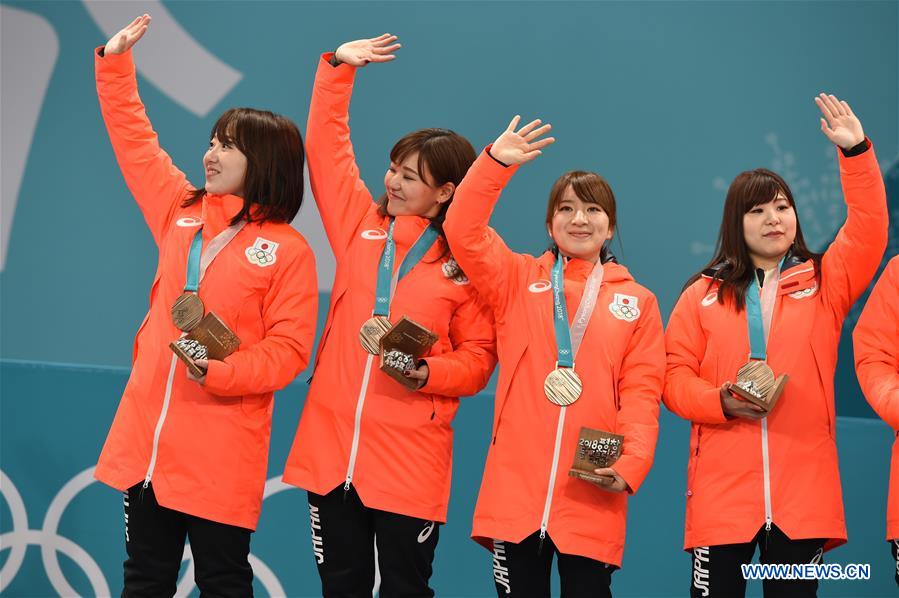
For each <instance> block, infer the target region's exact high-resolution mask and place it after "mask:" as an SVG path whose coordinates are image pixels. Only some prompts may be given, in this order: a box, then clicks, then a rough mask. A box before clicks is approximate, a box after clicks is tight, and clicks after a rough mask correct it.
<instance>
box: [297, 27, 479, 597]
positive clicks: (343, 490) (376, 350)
mask: <svg viewBox="0 0 899 598" xmlns="http://www.w3.org/2000/svg"><path fill="white" fill-rule="evenodd" d="M395 41H396V37H394V36H390V35H386V34H385V35H382V36H381V37H378V38H374V39H369V40H359V41H354V42H349V43H346V44H343V45H341V46H340V47H339V48H338V49H337V52H335V53H333V54H325V55H324V56H322V58H321V60H320V62H319V65H318V72H317V74H316V77H315V86H314V88H313V91H312V103H311V105H310V107H309V122H308V125H307V129H306V133H307V140H306V143H307V148H308V150H309V173H310V178H311V181H312V190H313V195H314V196H315V201H316V203H317V205H318V209H319V213H320V214H321V216H322V220H323V222H324V225H325V231H326V233H327V235H328V240H329V242H330V244H331V249H332V250H333V252H334V256H335V258H336V260H337V273H336V276H335V279H334V286H333V289H332V291H331V307H330V311H329V313H328V319H327V323H326V324H325V331H324V333H323V336H322V340H321V343H320V348H319V352H318V357H317V361H316V366H315V374H314V377H313V380H312V386H311V388H310V389H309V395H308V397H307V399H306V404H305V406H304V408H303V415H302V417H301V419H300V423H299V427H298V429H297V434H296V438H295V440H294V445H293V448H292V449H291V452H290V456H289V457H288V460H287V464H286V466H285V468H284V481H285V482H287V483H289V484H294V485H296V486H299V487H301V488H304V489H306V490H308V492H309V511H310V518H311V525H312V541H313V549H314V552H315V556H316V561H317V563H318V571H319V574H320V576H321V580H322V593H323V594H324V595H325V596H333V595H340V596H371V595H372V591H373V588H374V583H375V565H376V563H375V544H374V543H375V539H376V540H377V566H378V569H379V571H380V580H381V582H380V595H381V596H384V597H386V596H399V595H402V596H431V595H433V591H432V590H431V588H429V587H428V580H429V578H430V576H431V563H432V561H433V558H434V550H435V548H436V545H437V538H438V532H439V525H438V524H439V523H442V522H444V521H446V512H447V504H448V501H449V491H450V469H451V465H452V448H453V429H452V420H453V417H454V416H455V414H456V410H457V409H458V406H459V399H458V397H459V396H464V395H472V394H475V393H476V392H478V391H479V390H481V389H482V388H483V387H484V385H485V384H486V383H487V379H488V378H489V377H490V373H491V372H492V371H493V367H494V365H495V363H496V357H495V333H494V330H493V319H492V317H491V314H490V311H489V309H488V308H487V307H486V305H485V304H483V303H482V302H481V300H480V298H479V297H478V294H477V293H476V292H475V290H474V287H473V286H472V285H470V284H469V281H468V279H467V278H466V277H465V274H464V273H463V272H462V271H461V270H460V269H459V267H458V265H457V264H456V262H455V260H454V259H453V257H452V255H451V254H450V252H449V248H448V247H447V245H446V241H445V240H444V238H443V233H442V229H441V224H442V222H443V217H444V214H445V213H446V208H447V206H448V205H449V204H450V202H451V201H452V198H453V195H454V192H455V189H456V185H458V184H459V182H460V181H461V180H462V177H463V176H464V175H465V172H466V170H468V167H469V166H470V165H471V162H472V161H473V160H474V157H475V152H474V149H473V148H472V147H471V144H470V143H468V141H467V140H465V139H464V138H463V137H461V136H459V135H457V134H456V133H453V132H452V131H448V130H446V129H424V130H421V131H415V132H413V133H409V134H408V135H406V136H404V137H403V138H402V139H400V140H399V141H398V142H397V143H396V145H395V146H394V147H393V149H392V150H391V152H390V162H389V166H388V168H387V172H386V174H385V176H384V187H385V193H384V194H383V195H382V196H381V197H380V199H379V200H378V201H377V202H373V201H372V196H371V194H370V193H369V191H368V189H367V188H366V186H365V184H364V183H363V181H362V179H361V178H360V177H359V169H358V168H357V166H356V163H355V159H354V155H353V147H352V145H351V143H350V131H349V126H348V121H349V114H348V111H349V103H350V96H351V94H352V91H353V80H354V77H355V74H356V70H357V69H358V68H360V67H363V66H365V65H366V64H368V63H369V62H387V61H389V60H392V59H393V57H394V55H393V54H392V52H394V51H396V50H397V49H398V48H399V44H396V43H394V42H395ZM404 316H405V318H407V319H408V320H412V321H414V322H415V323H416V324H417V325H419V326H421V327H423V328H425V329H427V330H428V331H430V333H423V332H422V331H419V332H422V334H423V336H425V337H427V336H431V338H432V340H434V341H435V342H434V344H433V346H431V348H430V350H429V352H428V353H427V355H426V357H424V359H423V360H421V361H419V362H417V363H415V362H413V361H410V360H413V357H412V355H410V354H409V353H405V352H396V353H394V352H393V351H392V350H391V351H387V350H386V349H384V350H381V349H380V346H379V345H380V339H381V336H382V335H384V333H385V331H386V330H387V329H388V328H390V327H391V325H392V324H396V323H398V322H399V321H400V320H401V319H402V318H403V317H404ZM406 324H408V322H407V323H406ZM393 336H394V335H393V334H391V333H388V334H387V336H386V338H385V342H387V341H388V340H390V339H391V338H393ZM401 336H402V335H401ZM415 336H418V333H416V334H415ZM391 342H392V341H391ZM400 353H402V355H400ZM379 354H381V356H380V357H379V356H378V355H379ZM394 358H401V359H402V361H406V362H407V363H406V364H405V365H399V364H401V363H402V362H401V361H397V362H394V363H397V364H398V365H397V367H395V368H394V369H395V370H396V371H401V372H405V374H406V376H407V377H408V378H409V380H410V384H409V385H404V384H401V383H400V382H399V381H397V380H396V379H394V378H393V377H391V376H389V375H388V374H387V372H385V371H382V370H383V369H384V366H385V365H387V364H388V363H389V362H391V361H392V360H393V359H394ZM382 364H384V365H382ZM379 366H381V367H380V368H379Z"/></svg>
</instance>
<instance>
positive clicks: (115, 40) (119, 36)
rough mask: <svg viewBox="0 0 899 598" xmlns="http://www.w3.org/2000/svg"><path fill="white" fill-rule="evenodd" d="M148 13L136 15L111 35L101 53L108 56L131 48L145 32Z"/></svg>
mask: <svg viewBox="0 0 899 598" xmlns="http://www.w3.org/2000/svg"><path fill="white" fill-rule="evenodd" d="M150 21H151V19H150V15H148V14H142V15H141V16H139V17H137V18H136V19H134V20H133V21H131V23H130V24H128V25H127V26H126V27H125V28H124V29H122V30H121V31H119V32H118V33H116V34H115V35H113V36H112V37H111V38H110V39H109V41H108V42H106V47H105V48H103V55H104V56H109V55H110V54H124V53H125V52H127V51H128V50H130V49H131V47H132V46H134V44H136V43H137V41H138V40H139V39H140V38H142V37H143V36H144V33H146V32H147V28H148V27H149V26H150Z"/></svg>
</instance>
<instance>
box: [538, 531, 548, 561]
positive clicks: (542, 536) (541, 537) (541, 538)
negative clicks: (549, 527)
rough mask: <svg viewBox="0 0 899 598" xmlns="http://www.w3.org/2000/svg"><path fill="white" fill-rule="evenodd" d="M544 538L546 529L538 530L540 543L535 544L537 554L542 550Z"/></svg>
mask: <svg viewBox="0 0 899 598" xmlns="http://www.w3.org/2000/svg"><path fill="white" fill-rule="evenodd" d="M545 539H546V529H541V530H540V543H539V544H537V556H540V554H541V553H542V552H543V541H544V540H545Z"/></svg>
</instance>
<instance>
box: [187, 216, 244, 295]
mask: <svg viewBox="0 0 899 598" xmlns="http://www.w3.org/2000/svg"><path fill="white" fill-rule="evenodd" d="M246 224H247V221H246V220H241V221H240V222H238V223H237V224H232V225H231V226H229V227H228V228H226V229H225V230H223V231H222V232H220V233H219V234H217V235H216V236H215V238H213V239H212V240H211V241H210V242H209V246H208V247H207V248H206V251H203V229H202V227H201V228H200V230H198V231H197V234H195V235H194V238H193V240H192V241H191V242H190V253H188V255H187V282H186V283H185V284H184V291H185V292H193V293H196V292H197V291H198V290H199V288H200V281H201V280H203V276H205V275H206V268H208V267H209V264H211V263H212V260H214V259H215V258H216V256H217V255H218V254H219V252H220V251H221V250H222V249H224V248H225V246H226V245H227V244H228V243H230V242H231V239H233V238H234V237H236V236H237V233H239V232H240V231H241V230H242V229H243V227H244V226H246Z"/></svg>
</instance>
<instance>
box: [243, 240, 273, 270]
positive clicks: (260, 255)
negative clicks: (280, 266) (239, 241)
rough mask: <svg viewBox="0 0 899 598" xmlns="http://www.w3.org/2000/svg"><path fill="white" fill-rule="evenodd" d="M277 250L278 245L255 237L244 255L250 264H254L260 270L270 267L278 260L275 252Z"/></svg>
mask: <svg viewBox="0 0 899 598" xmlns="http://www.w3.org/2000/svg"><path fill="white" fill-rule="evenodd" d="M277 250H278V243H275V242H274V241H269V240H268V239H263V238H262V237H256V242H255V243H254V244H253V246H252V247H247V251H246V255H247V259H248V260H250V263H251V264H255V265H257V266H259V267H260V268H265V267H266V266H271V265H272V264H274V263H275V261H276V260H277V259H278V256H277V255H275V251H277Z"/></svg>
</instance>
